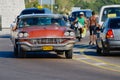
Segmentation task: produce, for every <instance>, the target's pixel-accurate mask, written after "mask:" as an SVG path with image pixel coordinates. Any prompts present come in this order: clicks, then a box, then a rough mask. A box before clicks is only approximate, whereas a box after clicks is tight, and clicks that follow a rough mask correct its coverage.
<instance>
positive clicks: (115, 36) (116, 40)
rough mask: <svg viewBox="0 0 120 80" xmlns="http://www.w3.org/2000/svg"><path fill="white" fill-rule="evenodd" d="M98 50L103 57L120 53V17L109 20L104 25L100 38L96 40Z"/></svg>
mask: <svg viewBox="0 0 120 80" xmlns="http://www.w3.org/2000/svg"><path fill="white" fill-rule="evenodd" d="M96 50H97V53H99V54H102V55H109V53H110V51H120V17H116V18H108V19H107V20H106V21H105V22H104V23H103V25H102V32H101V33H100V38H97V40H96Z"/></svg>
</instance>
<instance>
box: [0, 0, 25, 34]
mask: <svg viewBox="0 0 120 80" xmlns="http://www.w3.org/2000/svg"><path fill="white" fill-rule="evenodd" d="M24 8H25V2H24V0H0V32H1V31H4V30H7V29H10V24H11V23H12V22H13V21H14V20H15V18H16V17H17V15H19V13H20V12H21V10H23V9H24Z"/></svg>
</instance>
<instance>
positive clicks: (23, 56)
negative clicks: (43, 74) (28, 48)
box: [18, 45, 26, 58]
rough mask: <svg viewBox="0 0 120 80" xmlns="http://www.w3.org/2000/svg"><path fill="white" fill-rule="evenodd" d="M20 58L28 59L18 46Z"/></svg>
mask: <svg viewBox="0 0 120 80" xmlns="http://www.w3.org/2000/svg"><path fill="white" fill-rule="evenodd" d="M18 57H19V58H25V57H26V53H25V51H24V50H23V49H22V48H21V46H20V45H19V46H18Z"/></svg>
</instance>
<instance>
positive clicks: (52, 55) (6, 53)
mask: <svg viewBox="0 0 120 80" xmlns="http://www.w3.org/2000/svg"><path fill="white" fill-rule="evenodd" d="M0 58H17V57H15V56H14V54H13V52H12V51H0ZM30 58H32V59H36V58H39V59H46V58H47V59H48V58H49V59H65V57H64V56H63V55H57V54H55V53H49V52H27V55H26V58H24V59H30Z"/></svg>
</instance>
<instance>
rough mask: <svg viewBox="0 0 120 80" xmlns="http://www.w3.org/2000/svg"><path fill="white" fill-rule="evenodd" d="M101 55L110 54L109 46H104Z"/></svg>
mask: <svg viewBox="0 0 120 80" xmlns="http://www.w3.org/2000/svg"><path fill="white" fill-rule="evenodd" d="M101 55H103V56H108V55H109V50H108V49H107V48H105V47H102V49H101Z"/></svg>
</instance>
